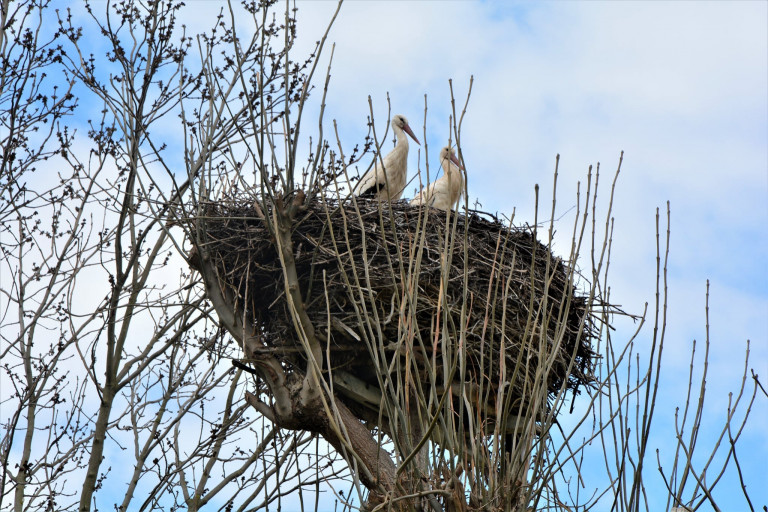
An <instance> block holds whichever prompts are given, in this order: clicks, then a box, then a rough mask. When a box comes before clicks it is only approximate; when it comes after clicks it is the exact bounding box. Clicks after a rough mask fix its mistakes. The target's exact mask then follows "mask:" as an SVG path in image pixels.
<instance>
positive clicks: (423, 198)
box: [411, 146, 464, 210]
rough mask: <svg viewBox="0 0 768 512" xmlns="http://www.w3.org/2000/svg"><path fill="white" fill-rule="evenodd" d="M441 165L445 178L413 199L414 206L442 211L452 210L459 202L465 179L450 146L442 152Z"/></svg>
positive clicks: (424, 189) (422, 190) (441, 178)
mask: <svg viewBox="0 0 768 512" xmlns="http://www.w3.org/2000/svg"><path fill="white" fill-rule="evenodd" d="M440 165H441V166H442V167H443V176H442V177H440V179H438V180H436V181H435V182H434V183H432V184H431V185H427V186H426V187H424V188H422V189H421V192H419V194H418V195H417V196H416V197H414V198H413V199H411V204H412V205H419V204H426V205H429V206H432V207H433V208H439V209H441V210H450V209H451V208H453V206H454V205H455V204H456V203H457V202H458V201H459V198H460V197H461V193H462V192H463V191H464V177H463V176H462V175H461V170H462V169H464V166H463V165H461V162H459V159H458V158H456V153H454V151H453V149H451V147H450V146H445V147H444V148H443V149H441V150H440Z"/></svg>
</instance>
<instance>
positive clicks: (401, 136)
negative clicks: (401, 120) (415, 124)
mask: <svg viewBox="0 0 768 512" xmlns="http://www.w3.org/2000/svg"><path fill="white" fill-rule="evenodd" d="M392 131H394V132H395V137H396V138H397V144H396V145H395V146H396V147H399V146H401V145H402V146H405V147H406V148H407V147H408V136H407V135H406V134H405V131H403V129H402V128H400V127H399V126H397V125H395V124H392Z"/></svg>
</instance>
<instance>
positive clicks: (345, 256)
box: [193, 199, 597, 409]
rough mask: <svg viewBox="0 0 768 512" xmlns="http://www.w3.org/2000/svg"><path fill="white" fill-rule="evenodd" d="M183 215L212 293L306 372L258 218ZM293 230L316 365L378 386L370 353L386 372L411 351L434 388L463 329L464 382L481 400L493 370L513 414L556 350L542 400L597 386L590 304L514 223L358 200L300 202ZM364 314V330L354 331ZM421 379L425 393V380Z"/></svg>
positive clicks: (220, 212)
mask: <svg viewBox="0 0 768 512" xmlns="http://www.w3.org/2000/svg"><path fill="white" fill-rule="evenodd" d="M266 213H267V217H271V214H272V213H273V211H272V210H267V211H266ZM425 215H426V218H425ZM193 220H196V222H195V224H193V225H194V226H197V228H196V229H201V228H202V231H204V233H203V234H204V236H203V237H201V238H200V239H202V240H203V241H204V244H205V249H206V250H207V252H208V253H209V254H210V256H211V258H212V261H213V262H214V264H215V265H216V267H217V272H218V274H219V276H220V278H221V279H222V281H223V282H222V283H221V285H222V286H228V287H231V288H232V289H234V290H235V292H236V295H237V297H239V299H238V300H240V301H241V302H240V304H239V306H240V307H243V308H245V310H246V311H247V313H248V315H249V318H252V319H253V322H254V323H255V325H256V326H257V327H258V329H259V331H260V332H261V334H262V336H263V340H264V342H265V344H266V345H267V347H270V348H271V349H272V351H273V353H277V354H279V355H280V356H281V358H282V360H283V361H284V363H285V365H286V368H287V369H288V371H291V369H298V370H301V371H304V370H305V369H306V362H305V361H306V359H305V356H304V353H303V350H301V344H300V343H299V341H298V339H299V338H298V336H297V330H296V327H295V325H294V320H293V319H292V315H291V314H290V311H289V305H288V302H287V300H286V294H285V283H284V272H283V268H282V266H281V260H280V258H279V256H278V251H277V250H276V245H275V244H276V242H275V237H274V236H272V234H271V233H270V229H268V223H269V222H270V221H269V220H265V216H264V214H263V213H262V210H261V209H254V207H253V202H252V201H248V200H245V199H242V200H227V201H222V202H216V203H209V204H207V205H205V207H204V208H203V210H202V215H201V216H200V217H198V218H197V219H193ZM292 229H293V232H292V235H291V238H292V244H293V249H292V251H293V255H294V258H295V262H296V270H297V274H298V277H299V282H300V288H301V292H302V296H303V298H304V305H305V307H306V310H307V313H308V315H309V318H310V319H311V321H312V324H313V325H314V327H315V329H316V335H317V338H318V339H319V340H321V341H322V342H323V343H325V342H326V340H328V339H330V345H329V347H330V353H331V360H330V362H328V361H326V362H325V368H328V366H329V365H330V366H331V367H332V368H336V369H338V368H343V369H344V371H346V372H348V373H351V374H353V375H355V376H357V377H358V378H359V379H362V380H364V381H366V382H367V383H370V384H372V385H377V379H376V371H377V370H376V368H375V365H374V363H373V358H372V357H371V352H372V351H379V350H381V352H380V353H384V354H388V357H389V360H388V361H384V362H380V363H379V364H380V365H384V364H388V363H389V362H390V361H391V358H394V357H404V356H403V354H404V353H405V352H407V351H409V350H410V352H411V355H412V356H413V357H415V358H416V359H417V360H418V359H419V358H421V359H422V362H424V363H426V362H427V360H429V362H432V363H436V365H437V366H438V368H436V372H437V376H438V378H437V381H436V382H438V383H442V382H443V377H444V375H445V373H444V372H448V371H449V370H450V369H449V368H445V369H443V368H442V367H441V363H442V361H443V360H444V358H442V357H441V354H442V352H443V351H444V347H445V345H444V344H445V343H454V344H455V343H458V340H457V338H459V336H458V334H457V333H458V331H459V330H460V328H461V326H462V325H465V326H466V329H465V335H464V339H463V343H464V345H465V348H466V373H465V377H464V379H465V381H470V382H472V383H474V384H479V383H480V381H481V380H483V379H484V386H483V389H486V390H487V391H486V393H488V396H486V397H483V398H481V401H482V402H483V403H488V397H493V396H495V394H494V390H497V389H498V386H499V385H500V376H501V375H502V371H504V372H505V373H504V375H506V376H507V382H506V383H504V386H505V387H507V389H511V390H512V396H513V402H515V403H517V406H516V407H515V409H516V408H517V407H520V406H524V407H527V405H525V404H528V402H529V400H528V399H527V398H526V397H525V394H526V393H530V391H524V389H527V390H530V386H531V383H532V382H533V379H534V375H535V372H536V369H537V366H538V362H539V358H540V356H539V355H540V354H544V355H545V356H546V357H553V354H554V357H553V362H552V364H551V366H550V371H549V373H548V375H547V376H546V377H545V378H546V383H545V385H546V388H547V393H548V395H549V396H552V395H553V394H555V393H557V392H558V391H559V390H560V389H562V388H563V387H565V388H569V389H577V388H578V387H579V386H580V385H584V384H589V383H590V382H592V381H593V380H594V377H593V373H592V369H593V360H594V357H595V353H594V351H593V349H592V342H593V341H594V339H595V336H596V333H597V329H596V325H595V321H594V320H593V316H592V312H591V311H590V308H591V303H590V301H589V300H588V298H587V297H585V296H583V295H580V294H579V293H578V292H577V289H576V287H575V285H574V282H573V281H574V279H573V277H574V271H573V269H572V268H570V267H569V265H567V264H566V263H565V262H563V261H562V260H561V259H559V258H557V257H555V256H553V255H552V253H551V252H550V251H549V249H548V248H547V247H546V246H544V245H542V244H541V243H539V242H538V241H537V240H536V238H535V235H534V233H533V231H532V229H531V228H530V227H511V226H509V225H505V224H503V223H501V222H500V221H499V220H498V219H497V218H495V217H493V216H490V215H488V214H481V213H479V212H470V213H469V215H468V216H465V215H455V214H453V215H451V216H449V217H447V216H446V214H445V212H442V211H439V210H434V209H425V208H419V207H413V206H409V205H408V204H407V203H403V202H398V203H393V204H392V205H391V209H390V205H388V204H383V205H382V204H380V203H378V202H375V201H364V200H360V199H357V200H356V202H355V203H353V202H352V201H347V202H343V203H339V202H337V201H330V200H323V201H319V200H315V201H311V202H307V203H306V204H305V205H303V206H302V208H301V209H300V210H299V213H298V214H297V215H296V216H295V220H294V221H293V225H292ZM446 231H448V232H449V233H450V232H453V236H452V237H451V236H449V237H446ZM198 234H200V233H198ZM446 240H448V249H446ZM420 249H421V253H419V250H420ZM444 272H445V273H444ZM441 294H442V297H441ZM404 303H405V304H406V305H409V304H410V305H414V306H412V307H411V308H410V309H409V308H408V307H406V306H404ZM462 306H464V310H463V311H464V313H463V315H464V316H462ZM403 311H410V313H405V314H404V313H403ZM363 313H365V314H367V316H368V318H369V319H371V321H370V322H361V315H362V314H363ZM501 344H503V349H501V347H500V345H501ZM413 347H415V348H413ZM455 347H456V345H454V347H453V348H454V352H455ZM500 354H503V355H504V361H503V363H504V364H503V365H502V364H500V363H501V358H500V356H499V355H500ZM433 355H437V357H435V358H434V359H433ZM502 366H503V367H504V369H503V370H502ZM384 369H386V367H384ZM455 375H458V372H457V373H456V374H455ZM512 375H515V377H514V382H511V380H512ZM420 377H421V379H422V381H421V382H422V383H423V384H424V385H425V386H428V385H429V382H430V380H429V376H428V374H427V373H426V372H425V373H422V374H421V375H420Z"/></svg>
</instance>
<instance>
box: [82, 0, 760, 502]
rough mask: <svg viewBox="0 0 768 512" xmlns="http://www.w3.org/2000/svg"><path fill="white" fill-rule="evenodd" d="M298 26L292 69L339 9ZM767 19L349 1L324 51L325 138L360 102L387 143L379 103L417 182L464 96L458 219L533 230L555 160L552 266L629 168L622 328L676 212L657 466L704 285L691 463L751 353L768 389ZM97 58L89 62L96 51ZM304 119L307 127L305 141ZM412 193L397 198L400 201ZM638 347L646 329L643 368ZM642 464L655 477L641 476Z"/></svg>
mask: <svg viewBox="0 0 768 512" xmlns="http://www.w3.org/2000/svg"><path fill="white" fill-rule="evenodd" d="M191 4H192V7H193V8H194V9H193V10H194V13H195V14H194V18H193V19H189V20H185V21H186V23H187V25H188V27H189V31H190V32H194V31H195V30H197V29H198V28H199V29H201V30H202V29H204V28H207V27H208V26H209V25H210V23H211V20H213V19H214V18H213V16H214V15H215V13H216V12H218V10H219V8H220V7H221V5H220V4H219V3H218V2H191ZM298 7H299V37H300V41H299V43H298V45H297V48H296V50H295V55H296V57H303V56H305V55H306V54H307V53H308V52H309V50H310V49H311V48H312V46H313V44H314V41H316V40H317V39H318V38H319V37H320V36H321V34H322V32H323V31H324V28H325V25H326V22H327V21H328V20H329V19H330V16H331V14H332V12H333V10H334V9H335V2H334V1H329V0H312V1H308V0H300V1H299V2H298ZM767 19H768V3H766V2H693V1H691V2H629V1H627V2H615V3H609V2H491V1H486V2H477V1H437V0H435V1H376V0H366V1H362V0H349V1H347V2H346V3H345V4H344V6H343V7H342V9H341V13H340V14H339V17H338V19H337V21H336V24H335V25H334V27H333V29H332V31H331V33H330V42H335V43H336V47H335V53H334V62H333V66H332V70H331V74H332V78H331V83H330V89H329V94H328V98H327V109H326V134H328V133H332V126H333V125H332V121H333V120H335V121H336V122H337V123H338V126H339V131H340V136H341V140H342V142H343V144H344V149H345V152H346V153H349V151H350V150H351V148H352V147H354V146H355V144H358V143H362V142H363V138H364V136H365V135H366V133H367V128H366V118H367V116H368V113H369V112H368V96H369V95H370V96H371V100H372V102H373V106H374V109H375V114H376V120H377V133H381V130H383V127H384V124H385V120H386V114H387V102H386V98H387V94H389V96H390V98H391V104H392V113H393V114H396V113H400V114H404V115H406V116H407V117H408V118H409V120H410V122H411V126H412V127H413V129H414V131H415V132H416V134H417V136H418V137H419V139H420V140H421V142H422V146H421V147H418V146H416V145H413V144H412V145H411V154H410V156H409V168H410V169H411V173H412V174H414V173H415V171H416V169H417V168H421V169H423V168H424V166H425V157H424V148H425V144H424V143H425V142H426V144H427V145H428V148H429V155H430V156H429V164H430V169H431V172H434V170H435V169H436V168H437V161H436V160H437V158H436V157H437V152H438V150H439V148H440V147H442V146H443V145H445V143H446V140H447V136H448V116H449V112H450V91H449V88H448V80H449V79H452V81H453V87H454V92H455V95H456V99H457V103H458V104H459V105H463V102H464V99H465V97H466V94H467V90H468V87H469V81H470V77H474V84H473V89H472V95H471V98H470V100H469V106H468V112H467V115H466V119H465V123H464V126H463V128H462V153H463V155H464V161H465V163H466V167H467V171H468V179H469V199H470V203H471V204H472V203H474V202H475V201H478V202H479V203H480V204H481V205H482V209H483V210H486V211H491V212H499V213H500V214H505V215H511V214H512V212H513V211H514V212H515V220H516V222H518V223H523V222H532V221H533V217H534V211H533V206H534V192H533V190H534V186H535V185H536V184H539V185H540V186H541V195H542V200H543V203H544V204H546V205H547V206H546V208H545V209H547V208H548V207H549V201H550V194H551V184H552V171H553V169H554V165H555V155H556V154H560V156H561V159H560V180H559V184H558V207H557V213H556V215H558V216H560V215H564V217H563V219H562V220H561V221H560V222H559V223H558V225H557V228H558V230H559V231H560V232H561V234H562V235H563V237H564V238H559V239H557V240H556V246H555V252H556V253H557V252H558V251H560V252H559V253H560V254H561V255H567V251H568V244H569V238H565V237H569V236H570V231H571V226H572V221H571V217H570V216H569V215H572V210H571V208H572V206H573V205H574V204H575V190H576V183H577V182H578V181H579V180H582V181H583V180H584V179H585V176H586V171H587V168H588V166H589V165H595V164H597V163H598V162H600V165H601V170H602V172H603V187H602V189H601V194H606V193H607V191H608V189H607V184H608V181H609V180H610V178H611V176H612V173H613V171H614V170H615V168H616V165H617V163H618V159H619V155H620V153H621V151H622V150H623V151H625V156H624V164H623V167H622V175H621V177H620V178H619V182H618V188H617V192H616V202H615V204H614V214H615V219H616V228H615V232H614V236H613V253H612V263H611V277H610V282H611V283H612V284H611V287H612V289H611V297H612V300H613V301H614V302H615V303H618V304H621V306H622V307H623V308H624V309H626V310H627V311H629V312H632V313H641V312H642V310H643V307H644V304H645V303H646V302H650V303H651V305H652V304H653V300H654V291H655V212H656V208H657V207H658V208H661V209H662V212H663V211H664V209H665V208H666V201H667V200H669V201H670V202H671V209H672V222H671V232H672V234H671V249H670V265H669V271H670V273H669V294H670V295H669V311H668V314H669V323H668V329H667V340H666V343H667V345H666V348H665V359H664V372H665V373H664V375H665V378H664V380H663V382H662V391H661V395H662V400H661V402H660V404H659V406H658V408H657V412H656V414H657V424H656V430H655V432H654V442H656V443H658V444H657V446H659V447H660V448H661V449H662V452H663V453H662V456H664V455H665V453H664V450H668V449H669V446H670V441H671V436H673V426H674V411H675V407H677V406H681V405H683V403H684V399H685V387H684V386H685V379H686V376H687V373H686V372H687V370H688V364H689V358H690V355H689V354H690V347H691V344H692V340H694V339H696V340H698V341H699V342H703V339H704V336H705V316H704V314H705V311H704V306H705V302H704V301H705V291H706V283H707V280H709V281H710V317H709V320H710V338H711V341H712V346H711V348H710V362H709V363H710V364H709V371H710V374H709V378H708V395H707V396H708V400H709V401H710V402H709V406H708V408H707V416H706V418H707V420H706V422H705V423H706V424H707V425H708V427H710V428H708V429H707V430H706V431H705V433H704V434H703V436H702V439H701V440H700V444H703V445H706V444H707V443H708V442H711V440H712V437H711V436H712V433H713V432H714V431H715V430H716V429H717V428H719V426H720V425H721V424H722V421H723V418H724V415H725V412H726V407H727V400H728V392H730V391H735V390H736V389H737V387H738V385H739V383H740V382H739V379H740V375H741V373H740V372H741V369H742V367H743V353H744V348H745V344H746V340H747V339H749V340H751V342H752V345H751V350H752V355H751V363H750V366H751V367H752V368H754V369H755V371H756V372H757V373H758V374H759V375H760V376H761V378H762V381H763V382H764V383H765V382H767V381H768V266H766V264H765V262H766V261H768V236H767V235H768V142H766V141H768V28H767V27H768V24H767V23H766V20H767ZM96 41H99V43H98V44H101V40H98V39H94V52H99V51H100V50H104V49H105V48H103V47H100V46H96V44H97V43H96ZM329 50H330V47H327V48H326V52H325V54H324V59H327V57H328V55H329ZM322 69H324V68H322V67H321V70H322ZM321 82H322V77H318V80H317V82H316V83H317V84H320V83H321ZM425 95H426V96H427V104H428V113H427V119H426V121H425V120H424V102H425ZM317 96H319V94H318V95H317ZM100 108H101V107H100V106H99V105H95V104H94V105H93V109H94V111H93V112H87V110H86V109H85V108H83V109H82V110H81V115H82V116H87V117H94V116H95V114H94V112H96V111H97V109H100ZM311 112H312V111H311V110H310V112H309V114H308V115H309V116H310V117H308V118H307V119H308V120H310V121H311V122H307V121H305V123H304V126H305V127H307V126H310V125H312V124H313V122H314V119H313V118H312V117H311ZM95 118H96V117H94V119H95ZM82 121H84V119H77V120H76V122H82ZM169 122H170V123H173V122H175V118H174V119H171V120H169ZM425 124H426V137H425V133H424V131H425V129H424V125H425ZM385 147H386V146H385ZM363 163H364V164H365V165H367V164H368V161H365V162H363ZM412 188H415V186H412ZM413 193H414V191H413V190H406V194H405V197H411V196H412V195H413ZM547 211H548V210H547ZM545 213H546V212H544V213H542V214H545ZM631 327H632V326H631V325H627V324H623V323H622V324H619V331H618V332H617V333H616V335H615V339H617V338H621V336H624V337H625V338H629V336H630V335H631V332H632V331H631ZM649 327H650V326H649ZM649 339H650V329H649V328H646V330H644V331H643V334H642V335H641V336H640V338H639V341H638V343H639V345H638V350H639V351H641V352H642V351H644V350H646V349H647V343H648V341H649ZM752 414H753V417H752V420H751V424H750V425H751V426H750V428H749V429H748V430H747V431H746V432H745V434H744V437H743V440H742V443H743V444H742V451H741V452H739V456H740V460H741V462H742V464H744V468H745V471H746V478H747V480H748V482H749V483H750V485H751V495H752V497H753V504H755V505H756V506H758V508H759V507H761V506H762V505H764V504H766V503H768V490H766V488H768V485H766V484H768V482H766V479H765V477H762V476H761V475H762V474H763V473H764V461H765V460H766V459H768V439H767V437H768V436H766V435H765V427H764V425H766V424H768V404H766V400H765V399H763V400H758V403H757V405H756V406H755V408H754V410H753V412H752ZM653 448H655V446H652V449H653ZM666 455H667V456H669V455H670V454H669V452H667V453H666ZM649 465H650V466H651V469H650V472H651V473H653V472H655V460H651V459H649ZM651 481H652V482H655V483H656V485H658V484H659V481H658V480H653V479H651ZM760 487H762V488H760ZM718 489H719V493H720V494H719V497H720V498H721V499H723V500H724V501H725V500H727V498H726V497H727V496H729V495H733V496H734V501H732V502H730V501H725V502H726V503H729V504H731V506H732V508H731V509H732V510H741V509H745V504H744V502H743V501H739V500H738V494H739V492H740V491H739V489H738V482H737V481H736V480H735V479H734V478H733V475H730V476H729V477H728V478H726V479H725V480H724V481H723V482H722V483H721V484H720V487H719V488H718ZM650 500H651V504H652V505H653V506H654V507H658V508H654V507H652V509H654V510H662V507H663V505H664V504H665V503H666V501H661V502H658V503H657V502H656V501H654V498H653V495H652V494H651V498H650Z"/></svg>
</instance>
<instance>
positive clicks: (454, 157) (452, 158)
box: [451, 152, 464, 169]
mask: <svg viewBox="0 0 768 512" xmlns="http://www.w3.org/2000/svg"><path fill="white" fill-rule="evenodd" d="M451 162H453V163H455V164H456V167H458V168H459V169H464V166H463V165H461V162H459V157H458V156H456V154H455V153H453V152H451Z"/></svg>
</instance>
